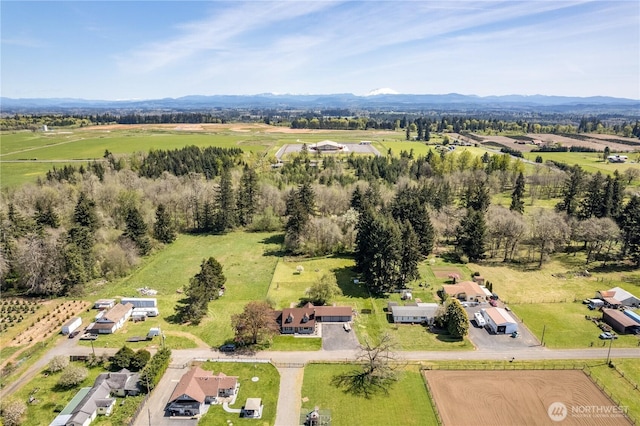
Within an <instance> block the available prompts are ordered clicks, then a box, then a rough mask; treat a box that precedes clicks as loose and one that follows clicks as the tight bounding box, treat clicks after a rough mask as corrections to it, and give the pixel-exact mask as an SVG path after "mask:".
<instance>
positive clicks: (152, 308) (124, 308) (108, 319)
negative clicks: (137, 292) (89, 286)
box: [62, 297, 160, 335]
mask: <svg viewBox="0 0 640 426" xmlns="http://www.w3.org/2000/svg"><path fill="white" fill-rule="evenodd" d="M93 308H94V309H97V310H98V313H97V314H96V316H95V318H94V321H93V322H92V323H90V324H89V325H88V326H87V327H86V329H85V331H86V332H87V333H88V334H93V335H98V334H113V333H115V332H116V331H118V330H120V329H121V328H122V327H123V326H124V324H125V322H127V321H128V320H129V319H132V320H133V321H144V320H145V319H146V318H147V317H155V316H158V315H160V311H159V310H158V300H157V299H155V298H140V297H131V298H122V299H121V300H120V303H116V300H115V299H99V300H96V302H95V303H94V304H93ZM81 325H82V319H81V318H72V319H70V320H69V321H68V322H67V323H65V324H64V325H63V326H62V334H68V335H72V333H74V332H75V331H76V330H77V329H78V328H80V326H81Z"/></svg>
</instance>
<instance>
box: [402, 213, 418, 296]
mask: <svg viewBox="0 0 640 426" xmlns="http://www.w3.org/2000/svg"><path fill="white" fill-rule="evenodd" d="M401 232H402V235H401V240H400V264H399V271H398V286H399V287H400V288H403V287H406V285H407V284H408V283H409V282H410V281H413V280H415V279H418V278H420V273H419V272H418V263H419V262H420V242H419V240H418V237H417V235H416V233H415V231H414V230H413V226H411V222H409V221H408V220H406V221H405V222H404V223H403V224H402V226H401Z"/></svg>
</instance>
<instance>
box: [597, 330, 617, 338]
mask: <svg viewBox="0 0 640 426" xmlns="http://www.w3.org/2000/svg"><path fill="white" fill-rule="evenodd" d="M600 338H601V339H602V340H613V339H617V338H618V336H617V335H615V334H613V333H611V332H609V331H605V332H604V333H600Z"/></svg>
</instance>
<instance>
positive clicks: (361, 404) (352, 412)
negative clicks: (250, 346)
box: [301, 364, 437, 426]
mask: <svg viewBox="0 0 640 426" xmlns="http://www.w3.org/2000/svg"><path fill="white" fill-rule="evenodd" d="M352 368H354V366H353V365H336V364H311V365H308V366H307V367H306V368H305V370H304V382H303V385H302V397H303V398H308V401H307V402H304V403H303V408H302V410H301V412H302V413H303V414H306V413H308V412H310V411H311V410H313V408H314V407H316V406H317V407H319V408H320V409H321V410H330V411H331V425H332V426H340V425H349V426H351V425H354V424H358V425H385V424H402V425H403V426H410V425H435V424H437V421H436V417H435V413H434V412H433V409H432V408H431V403H430V402H429V395H428V394H427V389H426V386H425V384H424V381H423V380H422V376H421V375H420V372H419V371H418V368H417V367H416V366H408V367H406V368H404V369H403V371H401V373H400V380H399V381H398V382H397V383H395V384H394V385H393V386H392V387H391V388H390V389H389V394H388V395H385V394H380V395H376V396H374V397H372V398H371V399H366V398H363V397H357V396H353V395H351V394H347V393H344V392H342V391H341V390H339V389H336V388H335V387H334V386H332V385H331V379H332V378H333V376H334V375H336V374H339V373H342V372H346V371H349V370H351V369H352ZM400 419H401V420H400Z"/></svg>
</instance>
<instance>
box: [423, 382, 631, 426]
mask: <svg viewBox="0 0 640 426" xmlns="http://www.w3.org/2000/svg"><path fill="white" fill-rule="evenodd" d="M424 375H425V378H426V380H427V383H428V384H429V387H430V391H431V395H432V397H433V399H434V401H435V403H436V407H437V409H438V412H439V413H440V416H441V418H442V423H443V424H444V425H445V426H447V425H525V424H526V425H550V424H561V425H563V426H566V425H586V424H588V425H623V424H627V425H628V424H631V423H630V422H629V421H628V419H627V418H626V417H623V416H622V414H620V413H619V410H618V409H617V407H616V406H615V404H614V403H613V402H612V401H611V400H610V399H609V398H608V397H607V396H606V395H604V394H603V393H602V392H601V391H600V390H599V389H598V388H597V387H596V385H595V384H593V382H591V380H590V379H589V377H587V375H585V374H584V373H583V372H582V371H580V370H555V371H551V370H547V371H542V370H538V371H536V370H515V371H499V370H498V371H468V370H466V371H452V370H430V371H425V372H424ZM554 403H556V404H554ZM559 403H562V404H564V407H566V408H563V406H562V405H561V404H559ZM552 404H553V407H552V408H551V410H550V409H549V407H550V406H551V405H552ZM554 408H555V409H556V410H555V411H554ZM563 410H564V411H563ZM549 411H551V412H552V414H551V415H550V414H549ZM552 415H555V416H560V417H555V421H553V420H552ZM565 416H566V417H565ZM563 417H564V418H563Z"/></svg>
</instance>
